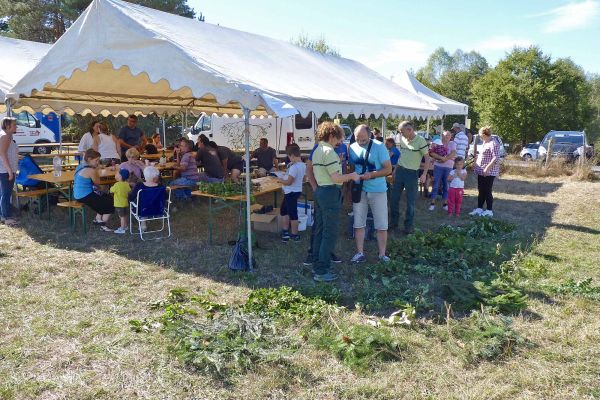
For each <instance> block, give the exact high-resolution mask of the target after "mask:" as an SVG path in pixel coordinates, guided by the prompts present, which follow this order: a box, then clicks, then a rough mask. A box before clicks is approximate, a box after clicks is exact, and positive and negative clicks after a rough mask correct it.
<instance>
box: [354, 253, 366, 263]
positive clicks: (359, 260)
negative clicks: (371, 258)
mask: <svg viewBox="0 0 600 400" xmlns="http://www.w3.org/2000/svg"><path fill="white" fill-rule="evenodd" d="M366 261H367V257H365V255H364V254H363V253H356V254H355V255H354V257H352V259H351V260H350V262H351V263H352V264H358V263H364V262H366Z"/></svg>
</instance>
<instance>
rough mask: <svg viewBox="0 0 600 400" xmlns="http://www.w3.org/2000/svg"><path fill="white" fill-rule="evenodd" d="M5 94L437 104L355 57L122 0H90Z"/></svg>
mask: <svg viewBox="0 0 600 400" xmlns="http://www.w3.org/2000/svg"><path fill="white" fill-rule="evenodd" d="M9 97H12V98H13V99H14V100H18V105H17V106H24V107H27V108H29V109H30V110H35V111H43V110H46V109H53V110H55V111H67V112H75V113H90V112H91V113H94V114H100V113H103V114H108V113H110V114H113V115H116V114H119V113H121V114H124V113H130V112H133V111H137V112H140V113H147V112H157V113H159V114H162V113H164V112H178V111H180V110H184V109H189V110H200V111H208V112H217V113H225V112H226V113H229V114H231V113H235V112H238V113H239V112H240V111H241V108H240V104H242V105H243V106H244V107H247V108H249V109H250V110H257V111H259V112H261V111H262V112H263V113H264V112H266V113H272V114H277V113H285V112H286V111H285V110H286V109H287V110H288V111H287V112H288V113H289V114H292V113H294V112H295V110H298V111H299V112H300V113H302V114H303V115H306V114H307V113H308V112H310V111H313V112H315V113H316V114H317V115H321V114H322V113H323V112H327V113H328V114H329V115H335V114H336V113H340V114H342V115H344V116H346V115H348V114H350V113H353V114H355V115H360V114H366V115H370V114H375V115H376V116H379V115H385V116H388V115H404V116H410V117H417V118H425V117H427V116H430V115H431V114H435V111H436V110H437V107H435V106H433V105H431V104H429V103H428V102H426V101H424V100H423V99H421V98H420V97H418V96H416V95H415V94H413V93H410V92H408V91H407V90H405V89H402V88H400V87H399V86H397V85H395V84H393V83H392V82H390V81H389V80H388V79H386V78H385V77H383V76H381V75H379V74H377V73H376V72H374V71H372V70H370V69H368V68H367V67H365V66H364V65H362V64H360V63H358V62H356V61H353V60H349V59H345V58H340V57H333V56H327V55H322V54H320V53H316V52H313V51H309V50H306V49H303V48H300V47H298V46H295V45H293V44H291V43H288V42H285V41H281V40H276V39H271V38H267V37H264V36H259V35H255V34H250V33H246V32H241V31H237V30H233V29H228V28H224V27H220V26H216V25H211V24H208V23H202V22H199V21H196V20H193V19H189V18H183V17H180V16H176V15H173V14H168V13H164V12H161V11H157V10H153V9H149V8H145V7H142V6H138V5H134V4H131V3H127V2H124V1H120V0H94V1H93V2H92V3H91V5H90V6H89V7H88V8H87V10H86V11H85V12H84V13H83V14H82V15H81V16H80V18H79V19H78V20H77V21H76V22H75V23H74V24H73V26H72V27H71V28H70V29H69V30H68V31H67V32H66V33H65V34H64V35H63V36H62V37H61V38H60V39H59V40H58V41H57V42H56V44H55V45H54V46H53V47H52V48H51V49H50V51H49V52H48V55H47V56H46V57H44V59H43V60H42V61H41V62H40V64H39V65H38V66H37V67H36V68H34V69H33V70H32V71H31V72H29V73H28V74H27V75H26V76H25V77H24V78H23V79H22V80H21V81H20V82H19V83H18V84H17V85H16V86H15V87H14V88H13V90H12V95H11V96H9ZM19 97H20V99H18V98H19ZM294 109H295V110H294Z"/></svg>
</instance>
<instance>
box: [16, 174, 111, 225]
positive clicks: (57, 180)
mask: <svg viewBox="0 0 600 400" xmlns="http://www.w3.org/2000/svg"><path fill="white" fill-rule="evenodd" d="M100 171H101V172H100V179H101V181H102V183H101V184H102V185H110V184H113V183H114V182H115V171H114V170H112V169H110V168H104V169H101V170H100ZM27 177H28V178H29V179H35V180H38V181H40V182H44V186H45V189H46V191H49V189H50V185H52V186H54V187H56V188H58V190H59V193H60V194H62V195H63V196H64V197H65V198H66V199H68V200H69V201H71V200H72V198H71V194H72V193H73V190H72V188H71V186H73V182H74V181H75V171H62V172H61V174H60V175H59V176H55V175H54V171H50V172H46V173H43V174H32V175H28V176H27ZM65 185H66V186H68V189H67V191H66V192H65V191H64V190H63V189H62V186H65ZM46 209H47V210H48V219H50V199H49V198H48V196H46Z"/></svg>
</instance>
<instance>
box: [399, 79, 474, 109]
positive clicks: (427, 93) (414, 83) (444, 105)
mask: <svg viewBox="0 0 600 400" xmlns="http://www.w3.org/2000/svg"><path fill="white" fill-rule="evenodd" d="M398 84H399V85H400V86H402V87H403V88H405V89H407V90H409V91H410V92H411V93H414V94H416V95H418V96H420V97H421V98H423V99H424V100H426V101H427V102H429V103H431V104H434V105H436V106H437V107H438V108H439V109H440V111H441V112H442V114H440V115H439V116H442V115H468V114H469V106H467V105H466V104H463V103H459V102H458V101H455V100H452V99H449V98H447V97H444V96H442V95H441V94H439V93H437V92H434V91H433V90H431V89H429V88H428V87H427V86H425V85H423V84H422V83H421V82H419V81H418V80H417V78H415V77H414V76H412V75H411V74H409V73H408V72H407V71H404V73H403V74H401V75H400V77H399V78H398Z"/></svg>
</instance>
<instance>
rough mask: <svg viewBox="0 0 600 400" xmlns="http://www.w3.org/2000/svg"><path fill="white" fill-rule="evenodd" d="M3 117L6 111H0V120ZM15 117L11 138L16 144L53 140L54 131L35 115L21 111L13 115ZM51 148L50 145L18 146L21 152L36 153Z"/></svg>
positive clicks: (49, 150) (40, 142)
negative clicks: (15, 129)
mask: <svg viewBox="0 0 600 400" xmlns="http://www.w3.org/2000/svg"><path fill="white" fill-rule="evenodd" d="M4 117H6V113H0V120H2V118H4ZM15 118H16V119H17V132H16V133H15V134H14V135H13V138H14V140H15V143H17V144H18V145H22V144H43V143H53V142H54V141H55V138H54V132H52V131H51V130H50V129H49V128H48V127H46V126H45V125H43V124H42V123H41V122H40V120H39V119H37V118H36V117H35V116H33V115H31V114H29V113H28V112H26V111H22V112H20V113H18V114H17V115H15ZM51 150H52V147H50V146H35V147H19V151H21V152H31V151H33V152H34V153H36V154H49V153H50V152H51Z"/></svg>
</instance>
